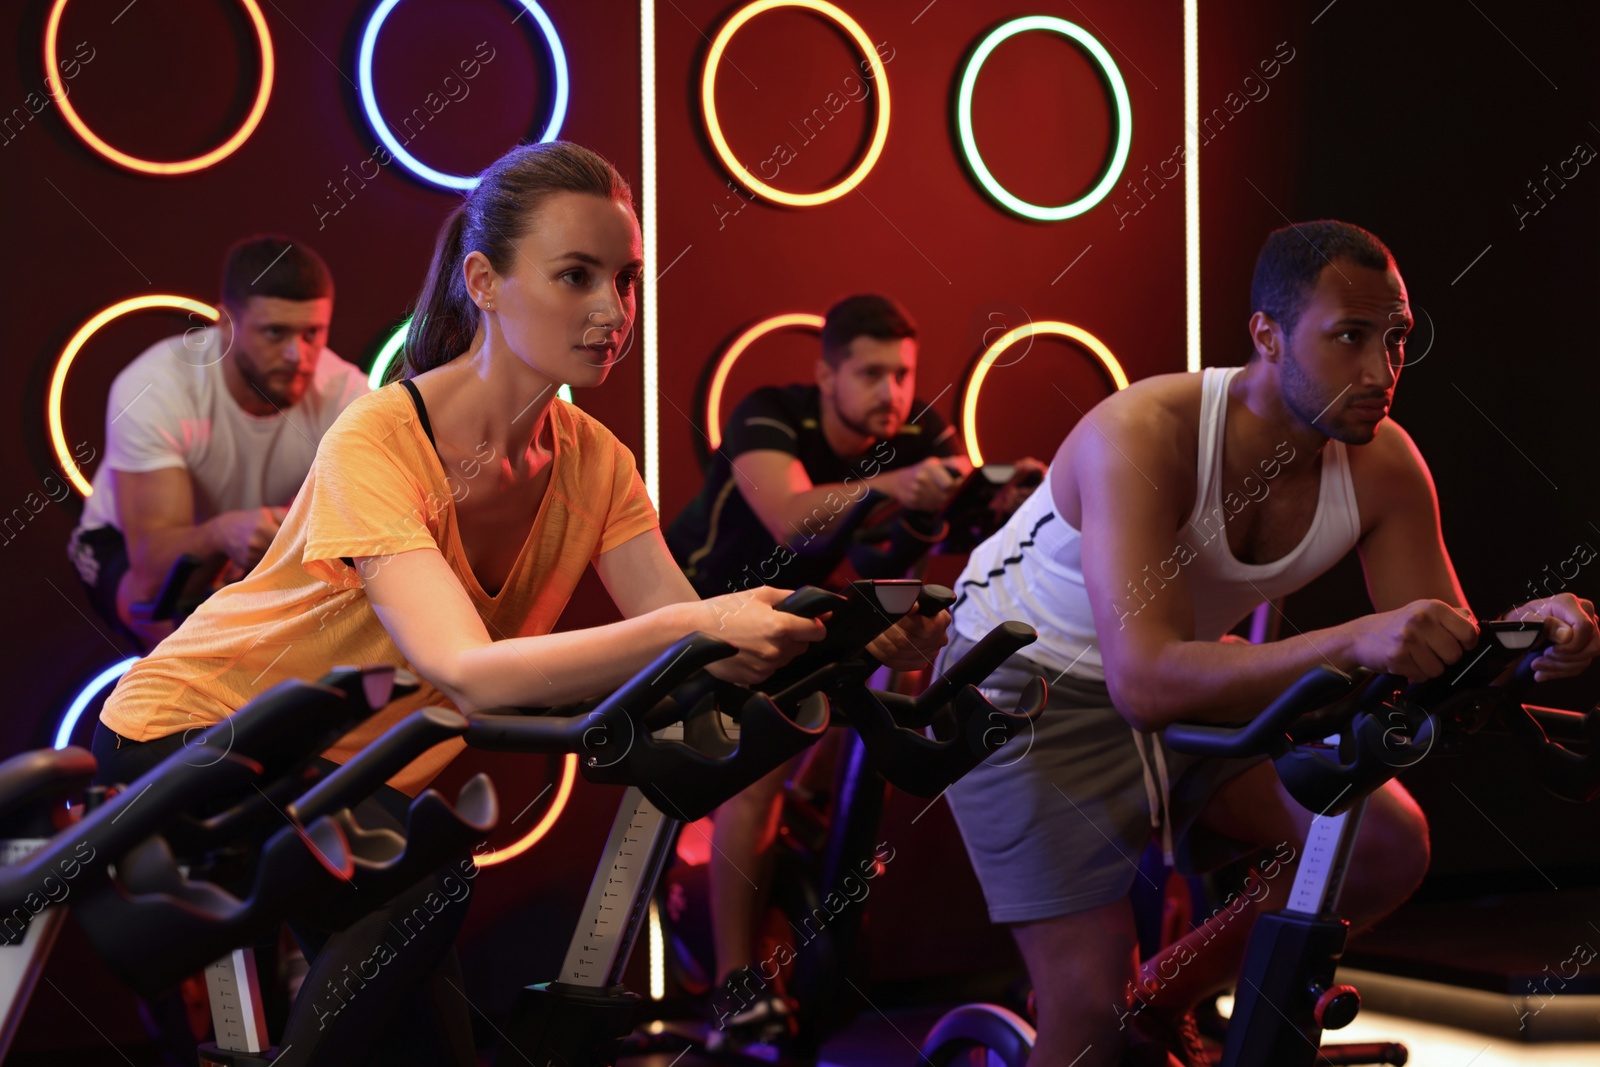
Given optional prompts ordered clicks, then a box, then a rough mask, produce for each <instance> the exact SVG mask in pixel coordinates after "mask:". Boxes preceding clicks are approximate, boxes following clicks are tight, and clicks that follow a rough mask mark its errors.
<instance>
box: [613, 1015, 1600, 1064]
mask: <svg viewBox="0 0 1600 1067" xmlns="http://www.w3.org/2000/svg"><path fill="white" fill-rule="evenodd" d="M942 1013H943V1012H942V1010H941V1009H938V1008H909V1009H900V1010H892V1011H889V1012H887V1013H878V1014H872V1015H863V1016H862V1017H861V1018H860V1019H858V1020H857V1022H856V1024H855V1025H854V1026H853V1027H851V1028H850V1030H848V1031H847V1032H845V1033H844V1034H842V1035H840V1036H839V1037H838V1038H837V1039H836V1040H834V1041H833V1042H831V1043H829V1044H828V1045H827V1046H826V1047H825V1048H824V1050H823V1064H822V1067H916V1065H917V1059H918V1056H917V1045H918V1043H919V1042H920V1041H921V1039H922V1036H923V1035H924V1034H926V1033H927V1032H928V1030H929V1029H930V1028H931V1027H932V1026H933V1024H934V1022H935V1021H937V1020H938V1018H939V1016H940V1015H941V1014H942ZM1338 1039H1339V1040H1340V1041H1350V1042H1358V1041H1360V1042H1365V1041H1401V1042H1403V1043H1404V1044H1405V1045H1406V1047H1407V1048H1408V1049H1410V1051H1411V1060H1410V1063H1409V1065H1408V1067H1596V1065H1597V1064H1600V1043H1593V1044H1581V1045H1576V1044H1562V1045H1558V1044H1550V1045H1519V1044H1516V1043H1514V1042H1511V1041H1503V1040H1499V1039H1492V1038H1489V1037H1486V1036H1484V1035H1482V1034H1475V1033H1472V1032H1469V1031H1466V1030H1456V1029H1452V1028H1449V1027H1443V1026H1432V1025H1429V1024H1427V1023H1419V1022H1415V1021H1413V1020H1410V1019H1403V1018H1400V1017H1398V1016H1391V1015H1380V1014H1377V1013H1372V1012H1366V1013H1363V1014H1362V1015H1361V1017H1360V1018H1358V1019H1357V1020H1356V1021H1355V1022H1354V1023H1352V1024H1351V1025H1350V1026H1348V1027H1346V1028H1345V1029H1344V1030H1341V1031H1339V1033H1338ZM714 1062H715V1061H712V1060H708V1059H705V1058H703V1057H697V1056H695V1055H692V1054H685V1055H682V1056H681V1058H674V1056H673V1055H658V1056H646V1057H635V1058H632V1059H627V1060H623V1061H621V1062H620V1063H619V1064H618V1065H617V1067H705V1065H707V1064H711V1063H714Z"/></svg>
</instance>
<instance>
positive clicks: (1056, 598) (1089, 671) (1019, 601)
mask: <svg viewBox="0 0 1600 1067" xmlns="http://www.w3.org/2000/svg"><path fill="white" fill-rule="evenodd" d="M1242 369H1243V368H1242V367H1208V368H1206V369H1205V370H1204V371H1203V372H1202V374H1203V377H1202V378H1201V382H1200V397H1201V399H1200V441H1199V443H1200V449H1199V462H1198V463H1197V464H1196V490H1195V505H1194V511H1193V512H1192V513H1191V514H1190V516H1189V522H1188V524H1187V525H1185V526H1184V527H1183V528H1182V529H1180V530H1179V531H1178V532H1177V534H1176V535H1175V536H1174V538H1173V544H1172V546H1171V548H1170V549H1168V550H1167V552H1166V553H1165V554H1164V555H1163V556H1162V557H1161V558H1158V559H1152V560H1151V561H1150V562H1149V563H1148V564H1147V565H1146V566H1145V567H1144V568H1143V569H1142V570H1141V571H1140V572H1139V574H1138V575H1137V576H1135V577H1134V578H1132V579H1131V580H1129V581H1128V582H1127V583H1126V585H1125V586H1124V587H1123V588H1122V589H1120V590H1117V591H1116V592H1114V593H1113V594H1112V596H1113V598H1114V600H1115V603H1114V605H1113V608H1114V610H1115V612H1116V614H1117V616H1118V617H1119V618H1128V617H1131V616H1133V615H1136V614H1137V613H1138V612H1139V611H1141V610H1143V608H1144V606H1145V605H1146V604H1147V603H1149V602H1151V601H1153V599H1154V598H1155V597H1159V596H1161V595H1163V592H1162V591H1163V589H1164V588H1165V587H1166V585H1167V583H1168V582H1170V581H1171V580H1172V579H1173V578H1175V577H1176V576H1177V574H1178V573H1179V571H1180V570H1181V571H1182V573H1183V575H1184V577H1185V578H1186V579H1187V581H1188V584H1189V594H1190V596H1191V597H1192V599H1193V602H1194V639H1195V640H1197V641H1215V640H1218V639H1220V638H1221V637H1222V635H1223V634H1226V633H1227V632H1229V631H1230V630H1232V629H1233V628H1234V627H1235V626H1237V625H1238V624H1239V622H1240V620H1242V619H1243V618H1244V617H1245V616H1246V615H1248V614H1249V613H1250V612H1251V611H1252V610H1253V609H1254V608H1255V606H1256V605H1257V604H1260V603H1262V602H1263V601H1266V600H1276V599H1278V598H1279V597H1283V596H1287V595H1289V594H1290V593H1292V592H1294V591H1295V590H1297V589H1300V588H1301V587H1303V586H1304V585H1306V584H1307V583H1308V582H1310V581H1311V580H1312V579H1313V578H1316V577H1317V576H1318V575H1320V574H1322V573H1324V572H1325V571H1327V570H1328V569H1329V568H1330V567H1332V566H1333V565H1334V564H1335V563H1337V562H1338V561H1339V560H1340V559H1342V558H1343V557H1344V555H1345V553H1347V552H1349V551H1350V549H1352V548H1354V547H1355V544H1356V541H1357V539H1358V538H1359V537H1360V534H1361V520H1360V515H1359V513H1358V511H1357V508H1356V495H1355V487H1354V485H1353V484H1352V482H1351V480H1350V463H1349V457H1348V455H1347V454H1346V452H1345V446H1344V445H1343V444H1342V443H1340V442H1338V441H1331V440H1330V441H1329V442H1328V443H1327V446H1326V447H1324V448H1323V450H1322V484H1321V489H1320V492H1319V493H1318V497H1317V511H1316V514H1315V516H1314V517H1313V518H1312V520H1311V528H1310V529H1309V530H1308V531H1306V535H1305V537H1304V538H1303V539H1302V540H1301V541H1300V543H1299V544H1298V545H1296V546H1295V547H1294V549H1293V550H1292V551H1291V552H1289V553H1288V554H1287V555H1285V556H1284V557H1283V558H1282V559H1278V560H1274V561H1273V562H1271V563H1264V564H1259V565H1257V564H1248V563H1240V562H1239V561H1238V560H1237V559H1235V558H1234V556H1233V552H1232V550H1231V549H1229V547H1228V536H1227V530H1226V523H1227V522H1228V520H1229V519H1230V518H1232V517H1233V516H1236V515H1238V514H1240V513H1241V512H1243V511H1244V510H1245V509H1246V508H1251V507H1255V506H1256V504H1257V503H1258V502H1259V501H1261V500H1264V499H1265V498H1266V496H1267V495H1268V494H1269V493H1270V492H1271V491H1272V479H1273V478H1275V477H1277V476H1278V475H1279V474H1280V473H1281V465H1282V463H1284V462H1287V461H1288V460H1290V459H1292V458H1293V451H1292V446H1291V445H1289V444H1288V442H1285V443H1284V444H1283V445H1281V446H1279V448H1278V452H1277V454H1276V455H1273V456H1268V457H1265V458H1264V459H1263V460H1262V461H1261V464H1260V465H1259V466H1258V468H1257V471H1256V473H1255V474H1254V475H1252V476H1248V477H1246V478H1245V479H1244V483H1243V484H1242V485H1238V486H1230V487H1224V486H1223V485H1222V479H1223V473H1222V471H1223V468H1222V442H1223V439H1224V438H1223V431H1224V428H1225V426H1226V424H1227V415H1228V383H1229V382H1230V381H1231V380H1232V379H1233V376H1234V375H1235V374H1236V373H1238V372H1239V371H1240V370H1242ZM1081 538H1082V535H1081V534H1080V533H1079V532H1078V531H1077V530H1074V529H1073V528H1072V526H1071V525H1070V524H1068V523H1067V521H1066V520H1065V519H1063V518H1062V517H1061V515H1060V514H1059V513H1058V512H1057V511H1056V508H1055V501H1054V499H1053V497H1052V495H1051V493H1050V479H1049V476H1048V475H1047V476H1046V477H1045V480H1044V482H1043V483H1042V484H1041V485H1040V487H1039V489H1038V490H1037V491H1035V492H1034V493H1033V495H1032V496H1030V497H1029V498H1028V499H1027V501H1026V502H1024V503H1023V505H1022V506H1021V507H1020V508H1018V509H1017V511H1016V512H1015V513H1014V514H1013V515H1012V516H1011V519H1010V520H1009V521H1008V522H1007V523H1006V524H1005V525H1004V526H1003V527H1001V528H1000V529H999V530H998V531H996V532H995V534H994V536H993V537H990V538H989V539H988V540H987V541H985V542H983V544H981V545H979V546H978V547H977V549H975V550H974V551H973V553H972V555H971V557H970V558H969V559H968V561H967V566H966V569H965V570H964V571H962V573H961V578H960V580H959V581H958V582H957V583H956V593H957V594H958V595H959V598H960V599H959V600H957V602H956V607H955V628H956V632H957V633H959V634H960V635H961V636H962V637H965V638H967V639H968V640H971V641H976V640H977V639H979V638H980V637H982V636H983V635H984V634H986V633H988V632H989V630H991V629H993V628H994V627H995V626H998V625H999V624H1000V623H1002V622H1004V621H1006V620H1008V619H1017V620H1020V621H1023V622H1026V623H1028V624H1029V625H1031V626H1033V627H1034V628H1035V629H1036V630H1038V631H1039V640H1038V641H1037V642H1036V643H1034V644H1033V645H1030V646H1029V647H1028V649H1027V651H1026V652H1025V655H1026V656H1027V657H1028V658H1029V659H1031V660H1033V661H1035V662H1037V663H1039V664H1040V665H1041V666H1043V667H1045V668H1047V669H1049V670H1053V671H1058V672H1070V673H1071V674H1072V675H1073V676H1074V677H1076V678H1081V679H1085V680H1090V681H1104V680H1105V667H1104V664H1103V663H1102V662H1101V659H1100V648H1099V644H1098V642H1097V641H1096V640H1095V629H1094V616H1093V614H1092V613H1091V612H1090V610H1089V596H1088V593H1087V591H1086V590H1085V588H1084V584H1083V567H1082V552H1081V549H1082V545H1081Z"/></svg>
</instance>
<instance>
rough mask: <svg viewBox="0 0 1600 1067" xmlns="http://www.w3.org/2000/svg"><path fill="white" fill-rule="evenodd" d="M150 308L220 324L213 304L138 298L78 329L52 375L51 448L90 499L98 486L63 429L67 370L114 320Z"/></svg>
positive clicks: (174, 298)
mask: <svg viewBox="0 0 1600 1067" xmlns="http://www.w3.org/2000/svg"><path fill="white" fill-rule="evenodd" d="M146 308H168V309H171V310H174V311H188V312H191V313H192V314H195V315H199V316H200V317H202V318H204V319H205V320H206V321H208V322H216V321H217V309H216V308H214V307H212V306H211V305H210V304H205V303H202V302H200V301H199V300H191V299H189V298H188V297H186V296H162V295H156V296H136V297H133V298H131V299H129V300H123V301H119V302H118V303H115V304H112V305H111V306H110V307H108V308H106V309H105V310H104V311H102V312H100V313H99V314H98V315H96V316H95V317H94V318H92V319H90V320H89V321H88V322H86V323H84V324H83V325H82V326H79V327H78V332H77V333H75V334H73V335H72V340H70V341H68V342H67V346H66V347H65V348H63V349H62V350H61V355H60V356H58V357H56V369H55V373H53V374H52V375H50V399H49V400H48V401H47V402H46V414H47V416H48V417H49V421H50V447H51V448H53V449H54V450H55V453H56V460H57V462H59V463H60V464H61V469H62V470H63V471H65V472H66V475H67V478H68V480H70V481H71V482H72V484H73V485H74V486H76V487H77V490H78V492H79V493H81V494H83V496H84V497H85V498H88V497H89V495H90V494H92V493H93V492H94V487H93V486H92V485H90V484H89V479H87V478H85V477H84V476H83V472H82V471H80V470H79V469H78V463H77V461H76V460H74V459H73V458H72V453H71V452H70V451H69V450H68V449H67V435H66V432H65V431H64V430H62V428H61V397H62V396H63V395H64V394H65V393H66V391H67V371H68V370H69V369H71V367H72V361H73V360H74V359H76V358H77V355H78V350H79V349H81V348H82V347H83V346H84V345H85V344H87V343H88V341H89V338H91V337H93V336H94V335H95V333H96V332H98V331H99V329H100V327H102V326H104V325H105V324H106V323H108V322H110V321H111V320H112V319H118V318H121V317H122V316H124V315H127V314H130V313H132V312H135V311H143V310H145V309H146Z"/></svg>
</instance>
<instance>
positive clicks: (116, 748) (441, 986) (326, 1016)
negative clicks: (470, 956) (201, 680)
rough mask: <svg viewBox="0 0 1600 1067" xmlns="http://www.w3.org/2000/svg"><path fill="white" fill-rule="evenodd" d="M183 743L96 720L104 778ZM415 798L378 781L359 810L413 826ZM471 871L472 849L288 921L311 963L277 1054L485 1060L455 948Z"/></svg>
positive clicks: (113, 778) (426, 1061)
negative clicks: (401, 884)
mask: <svg viewBox="0 0 1600 1067" xmlns="http://www.w3.org/2000/svg"><path fill="white" fill-rule="evenodd" d="M182 747H183V735H182V734H173V735H172V736H170V737H163V738H158V739H156V740H154V741H148V742H140V741H129V740H127V739H126V738H123V737H119V736H118V735H117V734H115V733H114V732H112V731H111V730H110V729H108V728H107V727H106V726H105V724H103V723H101V724H97V725H96V727H95V733H94V741H93V744H92V746H91V748H92V751H93V752H94V757H95V760H96V761H97V762H98V763H99V770H98V772H97V773H96V781H97V782H100V783H102V784H110V783H114V782H121V783H126V782H131V781H133V780H134V779H136V778H138V777H139V776H140V775H142V774H144V773H145V772H146V771H149V770H150V769H151V768H153V767H155V766H156V765H157V764H158V763H160V762H161V761H162V760H164V759H166V758H167V757H168V756H170V755H171V754H172V753H174V752H176V751H178V750H179V749H180V748H182ZM319 762H320V763H322V764H323V769H324V770H328V769H330V768H332V767H333V764H332V763H330V762H329V761H327V760H322V761H319ZM410 804H411V798H410V797H408V796H406V795H405V794H404V793H401V792H400V791H399V790H396V789H392V788H390V787H389V786H380V787H379V788H378V790H377V791H376V792H374V793H373V794H372V795H371V796H370V797H368V798H367V799H365V800H363V801H362V802H361V803H360V804H358V805H356V807H355V814H356V818H357V821H359V822H360V823H361V825H362V826H364V827H366V828H368V829H371V830H376V829H380V828H387V829H390V830H395V831H398V832H404V830H405V819H406V811H407V809H408V808H409V807H410ZM463 865H465V866H463ZM464 871H465V872H467V874H471V873H475V872H473V868H472V867H471V861H470V860H468V859H467V858H466V857H465V856H463V857H462V859H461V860H460V861H459V862H453V863H451V864H448V865H446V866H445V867H443V868H441V869H440V870H438V871H435V872H434V873H433V874H431V875H429V876H427V877H425V878H423V879H421V880H420V881H418V882H417V883H416V884H415V885H413V886H411V887H410V888H409V889H407V890H405V891H404V892H402V893H400V894H399V895H398V896H396V897H395V898H394V899H393V900H391V901H389V902H388V903H387V904H385V905H384V906H383V907H382V908H379V909H378V910H377V911H374V912H372V913H370V914H368V915H367V916H365V917H364V918H362V919H360V920H358V921H357V922H355V923H353V924H352V925H351V926H349V927H348V928H346V929H344V930H339V931H328V930H321V929H317V928H315V927H312V926H309V925H307V924H304V923H299V922H293V921H291V922H290V923H289V929H290V930H292V931H293V932H294V935H295V940H297V941H298V942H299V943H300V950H301V951H302V952H304V953H305V956H306V959H307V961H309V963H310V964H311V969H310V971H309V972H308V973H307V974H306V977H305V982H304V983H303V984H302V985H301V987H300V995H299V996H298V997H297V998H296V1000H295V1003H294V1006H293V1008H292V1009H291V1010H290V1012H289V1022H288V1025H287V1026H286V1028H285V1031H284V1034H283V1037H282V1039H281V1040H280V1041H279V1042H278V1047H279V1048H280V1049H282V1050H283V1054H282V1056H281V1057H280V1058H279V1059H278V1060H277V1061H275V1062H276V1063H277V1064H279V1065H281V1067H324V1065H327V1067H333V1065H337V1067H358V1065H362V1064H373V1065H382V1067H391V1065H394V1067H403V1065H410V1064H416V1065H418V1067H475V1064H476V1063H477V1059H476V1053H475V1051H474V1049H473V1040H472V1018H471V1015H470V1012H469V1005H468V1003H467V998H466V988H467V987H466V982H465V981H464V980H463V979H462V975H461V964H460V962H459V961H458V960H457V959H456V953H455V948H454V945H455V939H456V935H457V934H458V933H459V932H460V930H461V924H462V922H463V921H464V920H465V919H466V914H467V905H468V903H470V895H471V890H472V879H471V878H470V877H467V874H464V873H463V872H464ZM347 891H348V890H347Z"/></svg>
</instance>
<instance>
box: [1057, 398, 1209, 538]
mask: <svg viewBox="0 0 1600 1067" xmlns="http://www.w3.org/2000/svg"><path fill="white" fill-rule="evenodd" d="M1199 419H1200V375H1198V374H1160V375H1156V376H1154V377H1151V378H1144V379H1141V380H1139V381H1137V382H1134V383H1133V384H1131V385H1129V386H1128V387H1127V388H1126V389H1123V390H1120V391H1118V392H1116V393H1113V394H1112V395H1111V396H1109V397H1107V398H1106V399H1105V400H1103V401H1101V402H1100V403H1099V404H1097V405H1095V407H1094V408H1093V409H1092V410H1091V411H1090V412H1089V413H1088V415H1087V416H1086V417H1084V418H1083V419H1080V420H1079V422H1078V425H1077V426H1075V427H1074V428H1073V430H1072V432H1071V433H1070V434H1068V435H1067V439H1066V440H1065V441H1063V442H1062V443H1061V450H1060V451H1059V452H1058V453H1057V454H1056V464H1055V466H1057V467H1058V468H1059V474H1057V475H1056V476H1055V486H1054V487H1055V490H1056V506H1057V508H1058V509H1061V514H1062V516H1063V517H1065V518H1066V519H1067V520H1068V521H1069V522H1072V523H1073V525H1074V526H1078V527H1079V528H1081V512H1080V507H1081V504H1080V500H1081V498H1080V488H1081V487H1082V486H1088V485H1095V484H1099V485H1101V486H1103V487H1110V488H1109V489H1108V490H1107V491H1112V492H1116V493H1118V494H1119V495H1120V494H1125V493H1127V492H1135V493H1137V492H1138V491H1140V490H1142V489H1144V488H1147V487H1151V488H1153V491H1154V492H1155V494H1156V496H1157V497H1158V498H1160V499H1162V500H1163V501H1165V503H1163V504H1162V505H1161V507H1163V509H1166V508H1170V509H1171V510H1172V512H1173V514H1174V515H1176V514H1177V513H1179V512H1181V511H1183V510H1184V509H1185V508H1187V507H1189V506H1190V505H1191V504H1192V502H1193V499H1192V498H1193V492H1194V479H1193V477H1192V475H1193V473H1194V469H1195V463H1196V455H1197V451H1198V447H1197V444H1196V439H1197V433H1198V426H1199ZM1130 468H1131V470H1130ZM1132 474H1137V475H1138V476H1137V477H1132V476H1131V475H1132Z"/></svg>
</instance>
